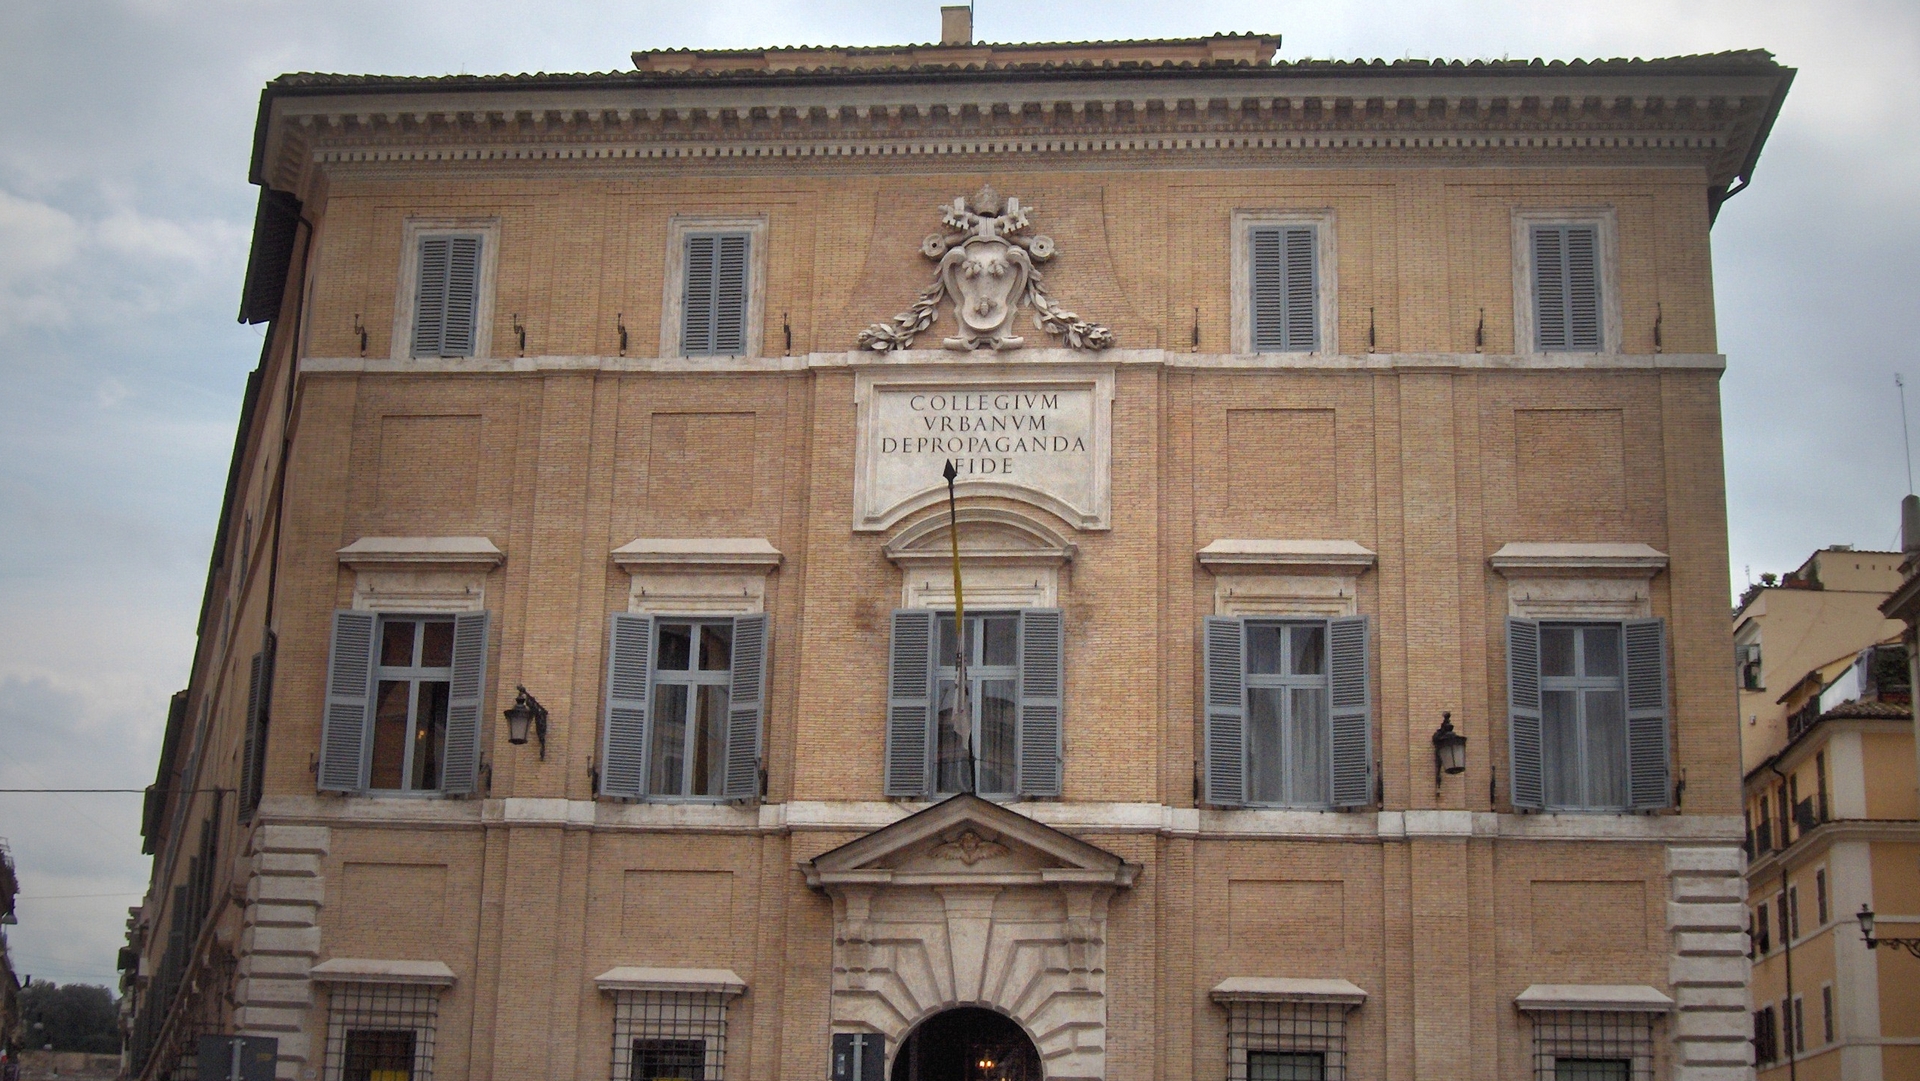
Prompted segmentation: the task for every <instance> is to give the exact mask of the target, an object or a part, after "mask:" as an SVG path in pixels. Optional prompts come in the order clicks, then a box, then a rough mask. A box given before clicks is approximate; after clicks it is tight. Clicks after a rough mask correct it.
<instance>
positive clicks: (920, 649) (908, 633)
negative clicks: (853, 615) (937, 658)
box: [886, 608, 939, 799]
mask: <svg viewBox="0 0 1920 1081" xmlns="http://www.w3.org/2000/svg"><path fill="white" fill-rule="evenodd" d="M938 616H939V613H937V612H934V611H931V610H929V609H924V608H902V609H898V610H896V611H895V612H894V613H893V639H892V643H891V645H890V647H889V652H888V657H887V748H886V754H887V776H886V793H887V795H889V796H900V797H905V798H907V799H919V798H920V797H922V796H925V795H927V794H928V793H929V792H930V791H931V789H932V779H933V692H934V652H933V643H934V632H935V629H936V624H935V620H936V619H937V618H938Z"/></svg>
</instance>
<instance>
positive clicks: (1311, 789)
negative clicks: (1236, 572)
mask: <svg viewBox="0 0 1920 1081" xmlns="http://www.w3.org/2000/svg"><path fill="white" fill-rule="evenodd" d="M1204 683H1205V691H1204V694H1205V699H1206V772H1207V801H1208V802H1209V803H1212V804H1214V805H1216V806H1239V805H1243V804H1253V805H1264V806H1276V807H1322V808H1324V807H1354V806H1361V805H1364V804H1366V803H1369V802H1371V801H1372V798H1373V786H1372V773H1371V771H1372V763H1373V754H1372V731H1373V719H1372V710H1371V705H1372V703H1371V697H1370V694H1369V689H1368V679H1367V621H1366V618H1365V617H1346V618H1340V619H1311V620H1296V619H1266V618H1257V617H1240V616H1210V617H1208V619H1207V622H1206V674H1205V680H1204Z"/></svg>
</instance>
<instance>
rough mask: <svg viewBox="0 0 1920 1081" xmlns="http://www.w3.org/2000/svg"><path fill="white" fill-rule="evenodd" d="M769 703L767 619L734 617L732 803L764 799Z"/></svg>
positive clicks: (728, 790) (728, 793) (727, 788)
mask: <svg viewBox="0 0 1920 1081" xmlns="http://www.w3.org/2000/svg"><path fill="white" fill-rule="evenodd" d="M766 700H767V617H766V615H765V613H756V614H754V615H750V616H735V617H733V686H732V687H731V689H730V690H729V691H728V693H727V777H726V782H725V785H724V786H723V790H722V792H721V794H722V795H724V796H725V797H726V798H728V799H754V798H756V797H758V796H759V795H760V729H761V723H762V719H763V718H764V717H765V715H766Z"/></svg>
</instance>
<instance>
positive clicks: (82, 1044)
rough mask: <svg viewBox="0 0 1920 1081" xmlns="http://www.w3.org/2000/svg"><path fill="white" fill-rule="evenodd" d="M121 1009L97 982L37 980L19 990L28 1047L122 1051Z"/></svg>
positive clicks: (22, 1023)
mask: <svg viewBox="0 0 1920 1081" xmlns="http://www.w3.org/2000/svg"><path fill="white" fill-rule="evenodd" d="M119 1012H120V1011H119V1008H118V1006H117V1005H116V1004H115V1002H114V997H113V993H112V992H111V991H108V990H107V989H106V988H104V987H100V986H97V985H94V984H85V983H70V984H67V985H65V986H62V985H60V984H57V983H42V982H40V981H38V980H36V981H34V983H33V984H32V985H31V986H29V987H23V988H21V989H20V1030H21V1035H22V1036H24V1037H25V1042H26V1046H27V1047H29V1048H41V1047H45V1046H46V1045H48V1044H52V1045H53V1049H54V1050H55V1051H89V1052H92V1053H94V1054H100V1055H110V1054H114V1053H116V1052H118V1051H119V1050H120V1026H119ZM36 1026H43V1027H36Z"/></svg>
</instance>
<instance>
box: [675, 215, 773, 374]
mask: <svg viewBox="0 0 1920 1081" xmlns="http://www.w3.org/2000/svg"><path fill="white" fill-rule="evenodd" d="M668 234H669V243H670V248H669V251H668V259H669V262H668V270H667V296H666V311H665V313H664V317H663V318H662V320H661V335H660V338H661V341H660V355H661V356H680V357H708V356H735V357H738V356H757V355H758V354H759V352H760V341H759V334H760V323H761V318H762V311H763V308H764V303H763V301H762V296H761V294H762V292H763V285H762V281H763V280H764V277H763V273H762V267H763V266H764V262H765V257H764V251H763V249H764V248H765V244H766V221H765V219H763V218H759V217H688V218H675V219H673V221H672V222H671V224H670V227H669V230H668Z"/></svg>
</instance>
